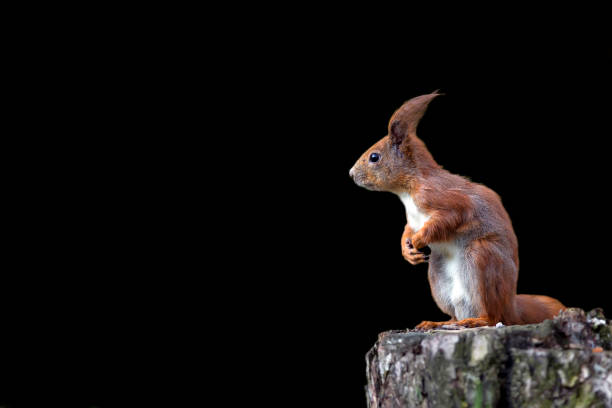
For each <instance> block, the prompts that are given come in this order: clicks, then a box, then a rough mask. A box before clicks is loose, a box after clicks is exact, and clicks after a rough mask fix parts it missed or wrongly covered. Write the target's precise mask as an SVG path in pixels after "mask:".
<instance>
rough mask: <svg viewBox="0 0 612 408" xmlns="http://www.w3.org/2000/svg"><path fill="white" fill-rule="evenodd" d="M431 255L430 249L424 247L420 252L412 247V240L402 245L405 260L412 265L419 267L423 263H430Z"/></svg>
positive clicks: (407, 240)
mask: <svg viewBox="0 0 612 408" xmlns="http://www.w3.org/2000/svg"><path fill="white" fill-rule="evenodd" d="M430 254H431V249H430V248H429V247H427V246H426V247H423V248H421V250H418V249H416V248H415V247H414V245H412V240H411V239H410V238H408V239H406V241H404V242H403V245H402V255H403V256H404V259H405V260H407V261H408V262H410V263H411V264H412V265H418V264H420V263H423V262H428V261H429V255H430Z"/></svg>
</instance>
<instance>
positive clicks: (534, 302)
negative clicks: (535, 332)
mask: <svg viewBox="0 0 612 408" xmlns="http://www.w3.org/2000/svg"><path fill="white" fill-rule="evenodd" d="M514 302H515V306H516V307H515V310H516V311H517V314H518V316H517V317H518V318H519V320H520V323H519V324H530V323H540V322H543V321H544V320H546V319H552V318H553V317H554V316H556V315H557V313H559V311H560V310H563V309H565V306H563V304H561V302H559V301H558V300H557V299H553V298H551V297H548V296H541V295H516V298H515V300H514Z"/></svg>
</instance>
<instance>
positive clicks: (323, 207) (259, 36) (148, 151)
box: [0, 17, 612, 407]
mask: <svg viewBox="0 0 612 408" xmlns="http://www.w3.org/2000/svg"><path fill="white" fill-rule="evenodd" d="M134 21H135V20H134ZM155 21H157V20H155ZM132 22H133V21H132V20H129V19H127V23H128V24H127V26H128V27H129V28H130V29H132V30H131V31H130V30H126V33H125V35H123V34H122V35H117V37H112V36H109V35H107V34H108V30H107V26H106V25H104V24H102V25H100V26H99V28H100V30H95V29H94V30H93V32H92V33H91V34H89V35H87V36H84V35H82V31H81V30H82V28H79V30H77V31H76V32H75V31H70V30H67V31H66V34H65V37H64V40H63V42H62V41H60V42H59V43H62V44H64V45H65V47H66V48H65V50H64V51H65V55H66V58H64V57H63V55H64V54H62V53H61V52H60V51H57V50H56V49H54V48H53V47H47V46H46V45H48V44H44V39H36V41H34V43H35V44H38V45H39V46H41V48H46V49H48V48H51V49H53V51H52V52H51V53H50V55H48V58H41V61H40V62H41V63H40V64H35V65H34V66H36V67H39V66H48V67H50V68H49V69H48V70H43V71H44V72H43V73H44V74H46V75H43V76H42V77H41V76H40V75H38V74H39V73H38V72H37V71H35V72H34V74H36V75H34V74H32V75H31V76H30V77H29V80H31V81H33V83H34V88H35V89H34V91H37V92H39V93H42V94H43V95H44V96H45V97H47V98H49V95H51V96H55V95H60V96H61V97H63V98H65V99H66V100H68V101H69V102H65V103H63V104H62V103H60V102H59V101H58V100H55V99H54V98H50V100H49V101H46V100H44V99H43V100H42V102H41V101H40V100H38V99H36V102H38V103H42V104H43V105H45V106H55V105H58V106H59V108H60V109H58V112H55V111H53V112H45V113H41V114H40V115H39V116H33V117H34V118H35V119H33V118H32V117H28V118H25V119H24V120H23V122H22V123H24V124H26V125H27V126H30V125H32V124H33V123H36V124H38V125H41V127H42V130H43V131H41V132H36V136H37V137H36V138H34V137H33V136H31V134H32V133H33V132H27V131H23V133H24V134H22V135H21V136H22V138H23V140H26V143H25V144H26V145H27V146H25V148H24V149H23V150H22V152H23V153H22V154H23V157H21V156H20V157H18V158H17V160H16V162H17V163H18V166H17V165H16V166H12V167H10V173H8V174H9V176H10V177H8V179H9V181H10V182H13V183H14V184H15V185H16V190H15V191H16V193H15V194H13V195H11V197H12V200H13V204H14V205H15V207H16V208H15V210H14V212H11V220H12V221H14V222H15V223H16V224H18V228H17V229H16V230H15V231H16V232H13V233H11V245H10V247H9V248H8V252H10V253H11V254H12V256H13V258H14V259H13V260H14V262H13V263H12V264H11V266H10V267H7V271H6V273H4V275H3V280H2V290H3V297H2V301H3V309H2V318H3V321H2V323H3V328H4V331H3V335H2V336H3V337H2V343H1V346H2V347H1V348H0V350H2V355H0V370H1V371H2V374H3V378H2V380H3V381H2V383H1V386H2V387H3V389H0V391H1V392H0V403H8V404H9V406H28V405H30V406H36V405H39V406H40V405H41V404H42V403H43V402H44V403H45V405H49V402H56V403H57V405H61V406H79V407H80V406H92V405H97V406H102V407H110V406H137V405H144V404H150V403H151V402H157V403H161V402H165V401H168V403H170V404H179V403H183V401H186V402H184V404H186V403H187V401H188V403H190V404H193V403H209V402H210V400H211V399H212V398H221V400H222V401H223V402H222V403H220V404H219V405H218V406H239V405H240V404H241V402H239V401H240V399H241V398H247V399H248V400H249V401H250V402H251V403H253V404H255V403H257V404H259V403H261V404H274V403H276V402H278V403H280V404H281V405H283V406H295V405H302V404H303V405H305V406H365V396H364V389H363V386H364V385H365V359H364V356H365V353H366V352H367V351H368V349H369V348H370V347H371V346H372V345H373V344H374V342H375V341H376V338H377V335H378V333H380V332H382V331H385V330H391V329H404V328H409V327H414V325H416V324H418V323H419V322H420V321H421V320H442V319H446V316H445V315H444V314H442V313H441V312H440V311H439V310H438V309H437V307H436V306H435V303H434V302H433V300H432V299H431V295H430V291H429V286H428V282H427V278H426V266H425V265H420V266H417V267H414V266H411V265H409V264H408V263H407V262H406V261H404V260H403V258H402V256H401V251H400V237H401V234H402V231H403V227H404V224H405V214H404V209H403V206H402V204H401V202H400V201H399V199H398V198H397V197H394V196H393V195H391V194H389V193H375V192H370V191H366V190H364V189H362V188H359V187H357V186H356V185H355V184H354V183H353V181H352V180H351V179H350V178H349V176H348V171H349V169H350V168H351V166H352V165H353V163H354V162H355V161H356V160H357V159H358V158H359V156H360V155H361V154H362V153H363V151H365V150H366V149H367V148H369V147H370V146H371V145H372V144H374V143H375V142H376V141H378V140H379V139H380V138H381V137H383V136H384V135H385V134H386V129H387V123H388V120H389V117H390V116H391V114H392V113H393V112H394V110H395V109H397V108H398V107H399V106H400V105H401V104H402V103H403V102H404V101H405V100H407V99H409V98H411V97H414V96H417V95H420V94H424V93H429V92H431V91H433V90H436V89H439V90H440V91H441V92H443V93H444V94H445V95H444V96H441V97H439V98H437V99H436V100H435V101H434V102H432V104H431V106H430V108H429V111H428V113H427V114H426V115H425V117H424V119H423V120H422V122H421V125H420V127H419V129H418V134H419V136H420V137H421V139H422V140H423V141H424V142H425V143H426V145H427V146H428V147H429V149H430V151H431V153H432V154H433V156H434V158H435V159H436V160H437V161H438V163H440V164H441V165H442V166H444V167H445V168H446V169H448V170H449V171H451V172H453V173H458V174H461V175H465V176H468V177H470V178H471V179H472V180H473V181H475V182H480V183H484V184H485V185H487V186H489V187H491V188H492V189H494V190H495V191H496V192H497V193H498V194H499V195H500V196H501V198H502V200H503V203H504V205H505V207H506V209H507V211H508V213H509V214H510V217H511V219H512V221H513V225H514V228H515V231H516V233H517V236H518V239H519V255H520V261H521V267H520V273H519V284H518V288H519V293H534V294H546V295H550V296H553V297H556V298H558V299H559V300H561V301H562V302H563V303H564V304H565V305H567V306H576V307H581V308H583V309H587V310H588V309H591V308H593V307H603V308H604V310H606V311H607V313H608V314H610V313H612V304H611V302H612V301H611V299H610V297H609V279H608V276H609V270H608V266H607V253H608V251H609V250H608V243H607V232H608V230H609V227H610V221H609V219H608V216H607V214H608V206H609V204H608V203H609V201H608V198H607V193H608V191H607V190H608V186H609V182H608V177H609V170H608V166H607V165H608V162H609V160H610V159H609V150H608V147H607V141H608V138H609V136H610V131H609V117H610V108H611V105H610V96H609V95H610V92H611V91H612V84H611V80H610V75H609V72H610V71H612V64H611V52H610V48H609V47H607V48H606V47H602V46H599V45H598V41H597V40H598V39H599V37H597V36H594V37H589V38H586V39H584V38H580V39H578V38H576V37H574V36H573V32H572V31H571V30H570V31H567V30H561V32H562V33H565V35H561V34H553V33H550V32H547V31H543V32H541V33H533V35H529V36H526V37H525V38H519V37H518V36H517V35H515V33H514V32H513V31H508V32H505V33H504V35H489V34H491V33H490V28H491V27H488V28H486V29H485V30H483V31H478V30H477V31H476V32H475V33H474V34H472V35H464V34H466V31H467V30H465V27H463V29H460V30H459V31H448V32H446V31H443V30H441V29H439V28H438V29H435V30H434V29H433V28H432V30H431V31H436V30H438V31H437V33H430V32H429V31H428V32H427V34H426V33H425V32H422V31H413V30H412V27H411V25H410V24H409V22H404V23H402V25H401V27H400V28H402V30H400V33H397V32H395V33H391V32H386V31H385V30H383V31H377V30H375V29H374V28H373V27H370V26H368V25H367V24H365V25H364V24H362V22H360V21H357V20H351V19H350V18H348V17H346V18H344V17H343V18H341V19H334V18H328V19H325V18H322V19H311V20H307V21H306V22H305V23H303V24H301V25H299V24H296V25H294V24H293V23H294V21H293V20H282V21H277V22H276V23H275V24H273V25H266V24H263V23H262V24H259V23H255V27H243V26H240V24H233V25H226V26H225V27H224V30H223V31H216V30H211V32H207V31H205V32H204V33H202V32H200V31H199V27H201V26H202V24H203V23H202V22H201V21H198V22H197V23H196V24H193V25H189V24H179V25H180V27H179V28H177V30H176V31H174V35H175V36H177V40H176V41H170V40H168V38H171V37H170V35H169V34H168V35H167V31H165V30H164V29H161V30H160V29H159V25H158V24H157V23H153V27H152V29H151V30H139V29H136V28H135V27H136V25H133V24H132ZM83 24H84V25H87V24H85V22H83ZM460 26H461V25H460ZM104 27H106V28H104ZM164 27H165V26H164ZM164 27H162V28H164ZM404 27H406V29H405V30H404V29H403V28H404ZM103 28H104V29H103ZM245 28H246V29H245ZM251 28H252V29H251ZM396 28H397V27H396ZM190 29H193V31H191V30H190ZM232 30H233V34H236V33H237V34H238V35H237V37H236V38H233V39H229V33H230V32H232ZM132 31H136V34H133V33H132ZM502 31H503V30H502ZM436 34H437V35H436ZM459 34H463V35H459ZM220 36H221V37H223V38H222V39H223V40H225V42H223V41H221V40H220V38H219V37H220ZM425 37H427V38H428V39H427V40H425ZM81 38H85V41H83V43H79V42H78V41H77V40H76V39H81ZM128 39H131V41H128ZM50 43H51V44H50V45H53V46H56V44H55V43H54V42H53V41H50ZM41 44H42V45H41ZM66 44H67V45H66ZM85 45H86V46H85ZM76 50H78V51H79V52H78V53H77V52H76ZM83 50H84V51H83ZM75 53H76V55H77V56H78V58H76V59H75V60H76V61H78V64H71V63H66V61H72V60H71V59H70V58H72V57H74V55H75ZM69 57H70V58H69ZM50 61H51V63H50ZM43 63H44V64H43ZM45 64H46V65H45ZM54 64H55V65H54ZM64 64H65V65H64ZM53 66H54V67H58V68H59V69H58V72H55V71H53V69H52V67H53ZM68 68H69V69H68ZM62 75H63V76H62ZM57 78H64V79H65V81H57ZM36 81H38V82H36ZM54 84H56V86H57V88H53V86H54ZM59 85H61V86H59ZM48 87H49V88H51V89H47V88H48ZM40 91H42V92H40ZM26 96H27V94H26ZM47 102H48V103H47ZM66 106H69V107H70V109H66ZM49 129H52V130H53V131H52V132H51V131H49ZM26 130H29V129H26ZM8 264H9V263H8V262H7V265H8ZM33 390H36V391H33Z"/></svg>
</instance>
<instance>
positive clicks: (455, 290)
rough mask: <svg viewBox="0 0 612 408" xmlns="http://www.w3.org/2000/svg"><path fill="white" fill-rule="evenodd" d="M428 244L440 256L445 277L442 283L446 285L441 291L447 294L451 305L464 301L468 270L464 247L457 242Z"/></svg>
mask: <svg viewBox="0 0 612 408" xmlns="http://www.w3.org/2000/svg"><path fill="white" fill-rule="evenodd" d="M429 246H430V248H431V250H432V252H434V251H435V252H437V253H438V254H440V255H441V256H442V260H443V270H444V276H445V278H446V280H445V282H444V284H445V285H447V287H446V288H444V289H445V290H444V289H443V292H445V293H446V294H447V296H448V300H450V303H451V304H453V305H457V304H459V303H461V302H463V301H465V300H466V299H467V297H468V292H467V288H466V284H465V280H466V278H467V277H468V276H469V273H470V271H469V264H468V262H467V260H466V258H465V250H464V248H462V247H461V246H459V245H458V244H457V242H444V243H432V244H430V245H429Z"/></svg>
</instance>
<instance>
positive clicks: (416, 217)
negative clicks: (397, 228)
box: [399, 193, 429, 232]
mask: <svg viewBox="0 0 612 408" xmlns="http://www.w3.org/2000/svg"><path fill="white" fill-rule="evenodd" d="M399 197H400V200H402V203H404V207H405V208H406V219H407V220H408V225H410V228H412V230H413V231H414V232H417V231H418V230H420V229H421V228H422V227H423V225H424V224H425V222H427V220H428V219H429V215H427V214H425V213H424V212H423V211H421V210H420V209H419V207H417V205H416V203H415V202H414V200H413V199H412V197H411V196H410V194H406V193H403V194H400V196H399Z"/></svg>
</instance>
